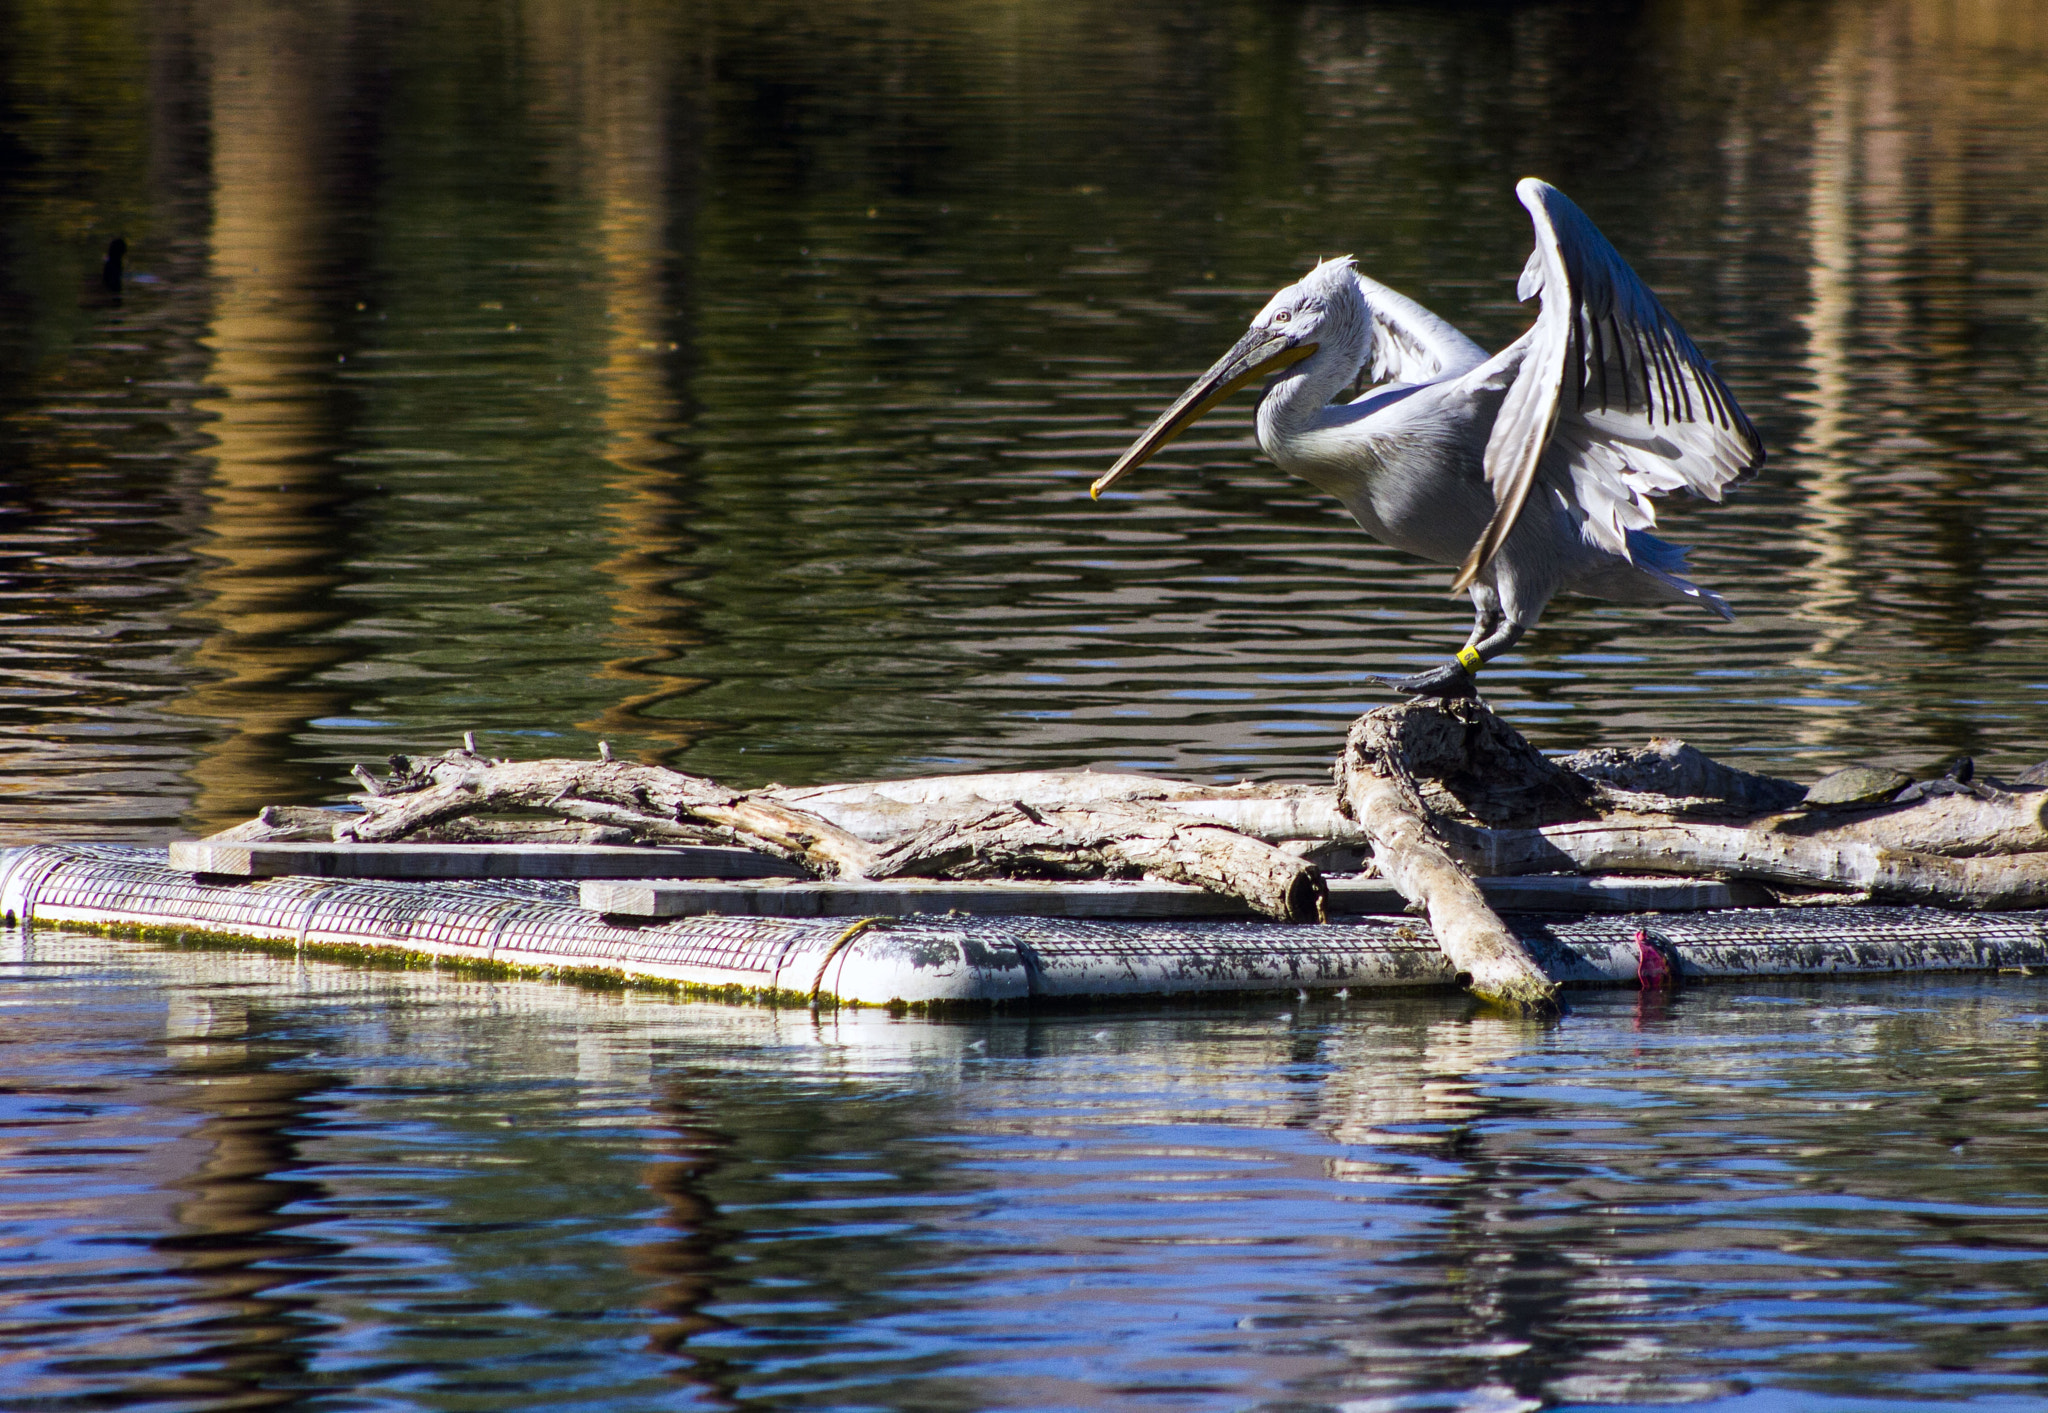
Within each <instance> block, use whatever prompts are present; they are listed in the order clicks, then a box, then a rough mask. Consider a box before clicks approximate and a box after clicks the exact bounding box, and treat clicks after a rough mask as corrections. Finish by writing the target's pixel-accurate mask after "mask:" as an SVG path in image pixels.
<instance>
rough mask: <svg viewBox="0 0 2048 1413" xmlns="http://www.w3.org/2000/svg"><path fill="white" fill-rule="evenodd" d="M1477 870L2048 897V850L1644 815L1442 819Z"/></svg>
mask: <svg viewBox="0 0 2048 1413" xmlns="http://www.w3.org/2000/svg"><path fill="white" fill-rule="evenodd" d="M1438 829H1439V832H1440V833H1441V834H1442V835H1443V837H1444V838H1445V841H1446V843H1447V844H1448V846H1449V848H1450V850H1451V852H1452V853H1453V854H1455V855H1456V856H1457V858H1458V860H1459V862H1460V863H1462V864H1464V865H1465V866H1466V867H1467V868H1469V869H1471V870H1472V871H1473V872H1474V873H1475V874H1482V875H1499V874H1517V873H1558V872H1586V873H1612V872H1623V873H1629V872H1654V873H1677V874H1688V875H1695V876H1705V877H1713V878H1744V879H1753V880H1755V881H1757V882H1760V883H1779V884H1793V885H1803V886H1808V887H1815V888H1824V889H1832V890H1836V891H1839V892H1841V893H1844V894H1848V895H1852V896H1856V895H1860V897H1861V898H1864V899H1870V900H1874V901H1878V902H1891V903H1929V904H1933V905H1935V906H1938V907H1950V908H1974V909H1982V910H1985V911H2002V910H2007V909H2013V908H2042V907H2048V853H2030V854H2005V855H1993V856H1988V857H1986V856H1978V857H1969V858H1949V857H1945V856H1943V855H1940V854H1932V853H1920V852H1914V851H1911V850H1905V849H1892V848H1886V847H1884V846H1883V845H1879V844H1873V843H1869V842H1867V841H1862V840H1856V839H1842V838H1800V837H1798V836H1796V835H1788V834H1780V833H1775V832H1772V831H1770V830H1765V829H1745V828H1742V827H1740V826H1736V825H1725V824H1702V823H1698V822H1696V821H1692V820H1675V819H1660V818H1644V819H1636V820H1628V819H1616V820H1600V821H1593V822H1588V823H1572V824H1553V825H1549V826H1546V827H1544V828H1541V829H1471V828H1467V827H1466V826H1463V825H1459V824H1455V823H1451V822H1448V821H1444V822H1440V823H1439V824H1438Z"/></svg>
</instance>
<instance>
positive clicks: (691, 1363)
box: [0, 934, 2048, 1410]
mask: <svg viewBox="0 0 2048 1413" xmlns="http://www.w3.org/2000/svg"><path fill="white" fill-rule="evenodd" d="M6 972H7V982H6V989H5V991H4V992H0V996H4V997H5V999H6V1000H7V1001H8V1002H9V1003H10V1005H9V1010H10V1016H11V1020H10V1023H9V1026H8V1027H7V1030H6V1039H5V1042H4V1050H0V1055H4V1057H5V1058H4V1064H5V1075H4V1081H5V1085H6V1088H5V1096H4V1101H0V1103H4V1113H5V1118H6V1123H7V1125H8V1127H7V1130H6V1131H7V1133H8V1134H9V1139H8V1143H9V1152H10V1154H11V1157H10V1160H9V1163H8V1165H7V1167H6V1169H5V1171H4V1173H0V1213H4V1219H0V1224H4V1240H5V1250H6V1252H7V1255H6V1258H5V1263H4V1266H0V1301H4V1309H5V1312H6V1313H5V1316H4V1325H0V1349H4V1351H5V1360H4V1363H0V1387H4V1388H5V1390H6V1392H5V1396H4V1402H5V1403H6V1405H7V1406H9V1407H23V1408H28V1407H53V1408H66V1407H92V1406H108V1405H112V1404H119V1405H122V1406H164V1407H178V1408H191V1409H216V1408H220V1409H225V1408H229V1407H250V1406H263V1407H301V1406H303V1407H308V1408H327V1407H335V1408H341V1407H436V1408H455V1407H463V1408H476V1409H510V1408H542V1407H545V1408H558V1407H588V1408H604V1409H638V1408H652V1407H664V1408H666V1407H678V1408H680V1407H698V1406H704V1407H732V1406H748V1407H787V1408H835V1409H836V1408H845V1409H853V1408H920V1409H921V1408H934V1409H936V1408H1034V1409H1066V1408H1074V1409H1079V1408H1103V1407H1130V1408H1152V1407H1161V1406H1164V1407H1173V1408H1188V1409H1242V1408H1273V1409H1316V1408H1328V1409H1345V1410H1352V1409H1359V1408H1414V1407H1457V1408H1473V1407H1492V1406H1497V1407H1516V1408H1534V1407H1537V1406H1545V1405H1548V1406H1576V1405H1583V1406H1601V1405H1615V1406H1621V1405H1627V1406H1641V1405H1643V1404H1660V1403H1687V1404H1693V1403H1701V1404H1705V1405H1706V1406H1709V1407H1717V1408H1730V1409H1743V1408H1751V1407H1756V1408H1772V1409H1776V1408H1822V1407H1827V1408H1838V1407H1855V1406H1859V1405H1860V1404H1861V1403H1862V1402H1864V1401H1869V1402H1870V1403H1872V1404H1873V1406H1875V1405H1877V1404H1880V1403H1881V1404H1882V1405H1883V1406H1887V1407H1895V1406H1907V1405H1910V1404H1912V1403H1913V1402H1915V1401H1918V1402H1924V1403H1927V1404H1929V1405H1930V1406H1942V1407H1956V1406H1965V1407H1971V1408H1991V1407H1998V1408H2007V1407H2010V1408H2021V1407H2027V1408H2034V1407H2043V1406H2048V1306H2044V1305H2043V1303H2042V1301H2041V1298H2040V1292H2041V1291H2042V1290H2044V1289H2048V1236H2044V1233H2048V1150H2044V1149H2043V1147H2042V1145H2041V1143H2040V1141H2039V1127H2040V1122H2041V1116H2042V1113H2043V1110H2044V1091H2043V1081H2042V1074H2043V1070H2042V1062H2043V1060H2044V1058H2048V1051H2044V1049H2043V1044H2044V1040H2043V1036H2042V1034H2041V1030H2040V1027H2039V1026H2037V1025H2035V1024H2034V1022H2036V1021H2038V1019H2039V1017H2040V1014H2041V1010H2042V1006H2043V997H2042V994H2041V983H2040V982H2039V981H2038V979H2032V978H1995V979H1994V978H1978V977H1962V978H1952V979H1940V978H1938V979H1931V980H1924V981H1903V982H1901V981H1886V982H1870V983H1858V982H1837V983H1832V984H1829V985H1826V986H1799V985H1786V986H1777V987H1758V986H1752V985H1747V984H1745V985H1741V986H1725V987H1722V986H1716V987H1708V988H1703V989H1700V990H1698V991H1696V992H1688V993H1685V994H1683V995H1681V996H1680V997H1678V998H1677V999H1676V1000H1673V1001H1668V1002H1659V1001H1656V1000H1654V999H1650V1000H1639V998H1638V997H1637V996H1636V995H1635V994H1634V993H1613V994H1610V995H1598V994H1595V995H1587V996H1584V997H1581V998H1580V999H1579V1000H1578V1002H1577V1003H1576V1004H1575V1006H1574V1009H1573V1010H1572V1012H1571V1014H1570V1015H1568V1016H1567V1017H1566V1019H1565V1020H1564V1021H1563V1022H1562V1023H1560V1024H1557V1025H1554V1026H1544V1025H1540V1024H1535V1023H1526V1022H1521V1021H1514V1020H1508V1019H1504V1018H1501V1017H1499V1016H1494V1015H1489V1014H1484V1013H1479V1012H1475V1011H1473V1010H1472V1009H1471V1008H1470V1007H1469V1006H1468V1005H1467V1004H1466V1003H1465V1002H1463V1001H1462V1000H1460V999H1458V998H1455V997H1413V998H1407V999H1404V1000H1399V1001H1388V1002H1367V1001H1363V1000H1358V999H1348V998H1347V999H1339V998H1327V997H1325V998H1310V999H1306V1000H1299V999H1298V1000H1295V1001H1292V1002H1288V1003H1286V1004H1284V1005H1274V1004H1269V1003H1248V1004H1245V1005H1241V1006H1231V1007H1224V1008H1220V1009H1206V1010H1194V1009H1190V1010H1176V1011H1171V1012H1133V1011H1107V1012H1098V1013H1092V1014H1086V1013H1084V1014H1067V1015H1053V1016H1037V1017H1030V1018H1024V1017H1017V1018H988V1019H984V1020H978V1021H971V1022H958V1023H952V1024H939V1023H933V1022H928V1021H923V1020H918V1019H914V1018H906V1019H901V1020H897V1019H891V1018H890V1017H888V1016H886V1015H879V1014H873V1013H858V1014H856V1013H847V1014H842V1015H832V1014H826V1015H822V1016H813V1015H812V1014H811V1013H809V1012H770V1011H760V1010H738V1009H730V1008H723V1007H716V1006H701V1005H677V1004H674V1003H671V1002H668V1001H665V1000H662V999H660V998H658V997H652V996H645V995H636V994H631V993H591V992H579V991H577V990H574V989H572V988H567V987H559V986H551V985H544V984H540V983H513V982H476V981H468V980H464V979H461V978H458V977H455V976H452V975H448V974H440V973H433V972H380V971H362V970H348V969H344V968H340V967H335V966H332V965H328V964H324V963H311V962H308V963H294V962H293V961H291V960H289V959H284V960H278V959H271V958H264V957H250V956H235V955H228V954H219V953H206V952H180V951H173V950H163V949H159V948H155V947H149V946H144V945H141V944H127V943H113V942H103V941H95V940H88V939H76V938H68V937H62V936H58V935H55V934H42V935H39V936H37V937H36V938H35V939H34V940H33V942H32V943H30V944H28V946H27V947H26V949H25V950H23V951H20V952H19V953H18V954H17V956H16V959H15V960H14V961H13V962H12V963H10V964H9V965H8V966H7V968H6Z"/></svg>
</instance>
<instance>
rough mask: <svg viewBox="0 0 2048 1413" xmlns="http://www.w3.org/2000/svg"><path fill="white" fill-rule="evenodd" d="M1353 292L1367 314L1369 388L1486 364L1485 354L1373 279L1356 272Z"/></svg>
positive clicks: (1449, 374) (1446, 323) (1428, 379)
mask: <svg viewBox="0 0 2048 1413" xmlns="http://www.w3.org/2000/svg"><path fill="white" fill-rule="evenodd" d="M1352 278H1353V279H1355V280H1357V281H1358V292H1359V293H1360V294H1362V295H1364V296H1365V307H1366V309H1367V310H1368V311H1369V312H1370V313H1371V315H1372V361H1371V363H1370V364H1369V365H1367V368H1366V375H1367V377H1368V378H1369V379H1370V380H1371V381H1372V382H1374V383H1427V382H1432V381H1434V380H1435V379H1438V378H1455V377H1456V376H1458V375H1459V374H1460V373H1464V372H1467V371H1469V370H1471V369H1473V368H1476V367H1478V366H1479V365H1480V364H1481V363H1484V362H1485V361H1486V350H1485V349H1483V348H1481V347H1480V346H1479V345H1478V344H1476V343H1474V342H1472V340H1470V339H1468V338H1466V337H1465V336H1464V335H1463V334H1461V333H1459V332H1458V331H1457V329H1456V328H1454V327H1453V326H1452V325H1451V324H1450V322H1449V321H1448V320H1445V319H1441V318H1438V317H1437V316H1436V315H1435V314H1432V313H1430V312H1429V311H1428V310H1427V309H1424V308H1423V307H1422V306H1421V305H1419V304H1417V303H1416V302H1415V301H1414V300H1412V299H1410V298H1409V297H1408V296H1407V295H1405V294H1396V293H1395V292H1394V291H1393V290H1390V289H1388V288H1387V287H1386V286H1385V285H1383V284H1381V283H1380V282H1379V281H1378V280H1369V279H1367V278H1366V277H1365V276H1364V275H1361V274H1359V273H1358V272H1357V271H1355V270H1354V271H1352Z"/></svg>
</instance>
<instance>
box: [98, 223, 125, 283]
mask: <svg viewBox="0 0 2048 1413" xmlns="http://www.w3.org/2000/svg"><path fill="white" fill-rule="evenodd" d="M127 258H128V242H127V241H125V240H123V239H122V238H121V237H120V236H115V237H114V238H113V239H112V240H110V241H108V242H107V255H106V258H105V259H104V260H102V261H100V288H101V289H103V290H105V291H106V292H107V293H108V294H119V293H120V292H121V266H122V262H123V261H125V260H126V259H127Z"/></svg>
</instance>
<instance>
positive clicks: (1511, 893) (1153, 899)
mask: <svg viewBox="0 0 2048 1413" xmlns="http://www.w3.org/2000/svg"><path fill="white" fill-rule="evenodd" d="M1329 886H1330V898H1329V911H1330V915H1331V916H1332V917H1345V916H1350V917H1360V916H1366V915H1370V914H1384V913H1399V912H1402V911H1404V910H1405V908H1406V906H1407V905H1406V904H1405V903H1404V902H1403V901H1402V898H1401V895H1400V894H1399V893H1397V892H1395V891H1394V889H1393V887H1392V885H1390V884H1388V883H1386V882H1385V881H1383V880H1381V879H1377V878H1358V879H1352V878H1335V879H1331V880H1330V881H1329ZM1480 888H1481V889H1482V891H1484V892H1485V894H1486V897H1487V900H1488V901H1489V902H1491V903H1492V904H1493V905H1494V906H1495V907H1496V908H1499V909H1500V910H1501V911H1503V912H1560V913H1583V912H1697V911H1700V910H1703V909H1707V908H1730V907H1737V906H1742V905H1745V904H1748V903H1752V902H1756V901H1759V900H1758V899H1754V898H1751V897H1749V896H1748V895H1747V893H1746V892H1744V893H1741V894H1738V893H1737V891H1736V890H1734V889H1731V888H1730V887H1729V885H1727V884H1725V883H1717V882H1711V881H1703V880H1697V879H1680V878H1571V877H1556V878H1551V877H1534V878H1488V879H1483V880H1481V882H1480ZM582 902H583V906H584V907H586V908H588V909H590V910H591V911H592V912H598V913H603V914H605V915H606V916H608V917H631V918H665V917H695V916H698V915H701V914H705V913H718V914H724V915H727V916H744V917H895V916H903V915H907V914H911V913H960V914H964V915H966V916H969V917H1068V918H1131V919H1175V918H1244V917H1249V916H1251V912H1250V910H1249V909H1247V908H1246V907H1245V906H1244V904H1242V903H1241V902H1239V901H1238V900H1236V899H1235V898H1227V897H1224V896H1222V895H1221V894H1217V893H1207V892H1204V891H1202V890H1201V889H1199V888H1191V887H1188V886H1187V885H1185V884H1179V883H1153V882H1137V881H1134V882H1121V881H1115V882H1087V883H1046V882H991V883H949V882H945V881H943V880H934V879H923V878H905V879H890V880H887V881H883V882H858V881H857V882H830V883H821V882H815V881H811V882H803V883H664V882H603V881H597V880H593V881H591V882H587V883H585V884H584V885H583V888H582Z"/></svg>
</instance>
